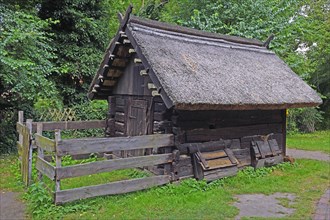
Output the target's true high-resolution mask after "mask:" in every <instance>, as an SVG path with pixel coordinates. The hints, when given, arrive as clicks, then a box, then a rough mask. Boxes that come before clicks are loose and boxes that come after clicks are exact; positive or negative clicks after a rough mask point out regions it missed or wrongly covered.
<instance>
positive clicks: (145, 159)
mask: <svg viewBox="0 0 330 220" xmlns="http://www.w3.org/2000/svg"><path fill="white" fill-rule="evenodd" d="M172 161H173V154H172V153H169V154H158V155H148V156H140V157H129V158H120V159H112V160H105V161H97V162H91V163H85V164H79V165H73V166H66V167H61V168H57V177H56V178H58V179H65V178H72V177H77V176H85V175H90V174H96V173H104V172H110V171H112V170H119V169H127V168H138V167H145V166H152V165H158V164H164V163H170V162H172Z"/></svg>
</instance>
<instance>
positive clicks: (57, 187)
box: [55, 129, 62, 194]
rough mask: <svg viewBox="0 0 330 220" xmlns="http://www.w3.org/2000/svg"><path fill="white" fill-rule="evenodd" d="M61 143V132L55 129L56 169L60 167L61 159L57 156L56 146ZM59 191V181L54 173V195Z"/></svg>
mask: <svg viewBox="0 0 330 220" xmlns="http://www.w3.org/2000/svg"><path fill="white" fill-rule="evenodd" d="M60 141H61V130H59V129H56V130H55V147H56V152H55V163H56V169H57V168H59V167H61V166H62V158H61V156H58V154H57V146H58V143H59V142H60ZM60 190H61V182H60V180H59V179H57V173H56V171H55V194H56V192H58V191H60Z"/></svg>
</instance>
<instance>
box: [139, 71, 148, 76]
mask: <svg viewBox="0 0 330 220" xmlns="http://www.w3.org/2000/svg"><path fill="white" fill-rule="evenodd" d="M140 75H141V76H147V75H148V71H147V70H141V71H140Z"/></svg>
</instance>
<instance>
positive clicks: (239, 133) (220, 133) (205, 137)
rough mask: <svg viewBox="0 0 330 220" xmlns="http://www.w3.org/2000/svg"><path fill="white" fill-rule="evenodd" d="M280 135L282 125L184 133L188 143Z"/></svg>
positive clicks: (198, 130) (196, 130)
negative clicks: (270, 134) (272, 134)
mask: <svg viewBox="0 0 330 220" xmlns="http://www.w3.org/2000/svg"><path fill="white" fill-rule="evenodd" d="M272 132H274V133H281V132H282V124H263V125H250V126H240V127H226V128H217V129H194V130H188V131H187V132H186V135H187V141H188V142H202V141H215V140H219V139H235V138H241V137H244V136H249V135H267V134H269V133H272Z"/></svg>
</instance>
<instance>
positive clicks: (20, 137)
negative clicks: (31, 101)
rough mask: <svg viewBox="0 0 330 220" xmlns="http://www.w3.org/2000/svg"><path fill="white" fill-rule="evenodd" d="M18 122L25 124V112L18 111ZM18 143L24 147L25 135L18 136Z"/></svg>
mask: <svg viewBox="0 0 330 220" xmlns="http://www.w3.org/2000/svg"><path fill="white" fill-rule="evenodd" d="M18 122H19V123H21V124H23V123H24V112H23V111H18ZM18 142H19V143H20V144H21V145H23V135H22V134H19V136H18Z"/></svg>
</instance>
